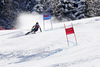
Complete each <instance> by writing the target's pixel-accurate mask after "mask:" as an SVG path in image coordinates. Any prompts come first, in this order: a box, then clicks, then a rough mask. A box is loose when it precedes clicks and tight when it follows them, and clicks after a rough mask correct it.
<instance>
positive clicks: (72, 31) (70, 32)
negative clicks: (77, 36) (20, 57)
mask: <svg viewBox="0 0 100 67" xmlns="http://www.w3.org/2000/svg"><path fill="white" fill-rule="evenodd" d="M65 31H66V35H69V34H73V33H74V29H73V27H71V28H67V29H65Z"/></svg>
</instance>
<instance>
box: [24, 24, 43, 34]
mask: <svg viewBox="0 0 100 67" xmlns="http://www.w3.org/2000/svg"><path fill="white" fill-rule="evenodd" d="M39 28H40V31H41V32H42V30H41V27H40V25H39V23H38V22H36V24H35V25H34V26H33V27H32V29H31V31H30V32H27V33H26V34H25V35H27V34H29V33H34V34H35V33H36V32H37V31H38V29H39Z"/></svg>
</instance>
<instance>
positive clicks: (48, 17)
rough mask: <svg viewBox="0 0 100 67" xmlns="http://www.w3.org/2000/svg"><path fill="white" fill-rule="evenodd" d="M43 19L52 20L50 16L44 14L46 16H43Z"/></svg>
mask: <svg viewBox="0 0 100 67" xmlns="http://www.w3.org/2000/svg"><path fill="white" fill-rule="evenodd" d="M43 19H44V20H48V19H51V16H50V14H44V15H43Z"/></svg>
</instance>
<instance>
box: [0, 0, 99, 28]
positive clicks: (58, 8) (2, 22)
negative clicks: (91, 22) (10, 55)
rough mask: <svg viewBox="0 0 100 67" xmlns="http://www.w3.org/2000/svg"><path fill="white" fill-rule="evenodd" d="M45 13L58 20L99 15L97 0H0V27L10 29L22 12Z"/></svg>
mask: <svg viewBox="0 0 100 67" xmlns="http://www.w3.org/2000/svg"><path fill="white" fill-rule="evenodd" d="M43 10H44V13H47V12H48V11H49V10H50V14H51V15H52V16H54V17H56V18H57V19H58V20H59V21H66V20H67V21H71V20H78V19H83V18H90V17H95V16H100V1H99V0H0V27H1V26H3V27H4V28H5V29H11V28H13V27H14V26H15V25H16V21H15V19H16V18H17V16H18V15H19V14H20V13H22V12H30V13H32V12H37V13H39V14H42V13H43Z"/></svg>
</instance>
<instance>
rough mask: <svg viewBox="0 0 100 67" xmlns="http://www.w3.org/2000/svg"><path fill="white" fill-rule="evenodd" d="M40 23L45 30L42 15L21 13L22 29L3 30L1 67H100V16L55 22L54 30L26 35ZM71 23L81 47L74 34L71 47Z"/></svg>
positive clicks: (0, 37)
mask: <svg viewBox="0 0 100 67" xmlns="http://www.w3.org/2000/svg"><path fill="white" fill-rule="evenodd" d="M37 21H38V22H39V23H40V25H41V27H42V30H43V20H42V15H33V14H21V15H20V16H19V18H18V22H19V23H20V26H19V28H18V29H16V30H2V31H0V67H100V17H94V18H89V19H82V20H77V21H70V22H68V21H67V22H62V23H55V19H53V30H46V31H43V32H42V33H41V32H40V31H38V32H37V34H29V35H26V36H25V35H24V34H25V33H26V32H28V31H30V29H31V27H32V25H34V24H35V22H37ZM56 22H57V21H56ZM71 23H73V26H74V30H75V34H76V38H77V42H78V44H76V43H75V39H74V35H73V34H71V35H68V38H69V47H68V44H67V40H66V35H65V29H64V24H66V28H67V27H71ZM48 25H50V24H49V23H48Z"/></svg>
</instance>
